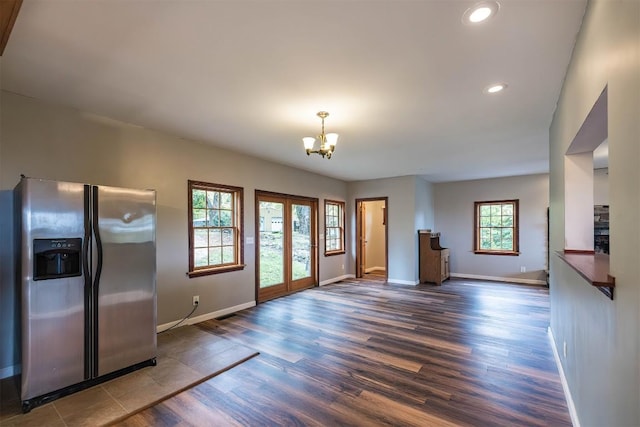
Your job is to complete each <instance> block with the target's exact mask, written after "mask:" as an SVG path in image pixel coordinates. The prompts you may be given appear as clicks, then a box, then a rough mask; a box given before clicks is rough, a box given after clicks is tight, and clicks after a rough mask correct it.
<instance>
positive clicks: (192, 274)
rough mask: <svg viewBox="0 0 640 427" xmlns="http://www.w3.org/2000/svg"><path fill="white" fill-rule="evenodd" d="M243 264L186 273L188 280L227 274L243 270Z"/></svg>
mask: <svg viewBox="0 0 640 427" xmlns="http://www.w3.org/2000/svg"><path fill="white" fill-rule="evenodd" d="M244 267H245V264H234V265H229V266H225V267H214V268H203V269H201V270H194V271H188V272H187V276H189V278H190V279H191V278H193V277H202V276H209V275H211V274H220V273H228V272H230V271H238V270H244Z"/></svg>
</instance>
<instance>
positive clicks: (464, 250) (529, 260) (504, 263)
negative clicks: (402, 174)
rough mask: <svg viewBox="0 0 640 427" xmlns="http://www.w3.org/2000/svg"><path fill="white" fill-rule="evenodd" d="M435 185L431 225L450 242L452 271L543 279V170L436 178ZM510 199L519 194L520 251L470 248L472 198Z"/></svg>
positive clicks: (545, 193) (444, 241) (442, 240)
mask: <svg viewBox="0 0 640 427" xmlns="http://www.w3.org/2000/svg"><path fill="white" fill-rule="evenodd" d="M434 188H435V190H434V194H435V206H436V209H435V230H434V231H439V232H441V233H442V235H441V237H440V244H441V245H442V246H444V247H447V248H449V252H450V261H449V265H450V269H451V273H452V274H454V275H460V276H463V277H464V276H467V277H473V276H484V277H486V278H495V279H497V280H520V281H523V282H525V283H526V282H528V281H533V283H535V282H536V281H538V282H543V281H544V280H545V279H546V272H545V271H544V270H545V269H546V254H547V248H546V245H547V207H548V206H549V194H548V191H549V177H548V175H546V174H541V175H525V176H514V177H507V178H494V179H482V180H474V181H461V182H451V183H441V184H435V185H434ZM509 199H519V200H520V203H519V206H520V215H519V222H520V224H519V230H520V242H519V243H520V255H519V256H495V255H478V254H475V253H474V252H473V242H474V241H473V239H474V236H473V225H474V216H473V215H474V202H479V201H490V200H509ZM521 267H524V268H525V270H526V271H525V272H521ZM479 278H480V277H479Z"/></svg>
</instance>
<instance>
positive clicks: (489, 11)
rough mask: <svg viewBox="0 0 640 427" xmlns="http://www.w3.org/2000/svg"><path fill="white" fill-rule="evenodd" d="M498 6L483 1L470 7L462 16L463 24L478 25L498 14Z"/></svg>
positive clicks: (494, 2)
mask: <svg viewBox="0 0 640 427" xmlns="http://www.w3.org/2000/svg"><path fill="white" fill-rule="evenodd" d="M498 9H500V4H499V3H498V2H497V1H483V2H480V3H476V4H475V5H474V6H473V7H470V8H469V9H467V10H466V11H465V12H464V15H462V22H464V23H465V24H479V23H480V22H484V21H486V20H487V19H489V18H491V17H492V16H494V15H495V14H496V13H498Z"/></svg>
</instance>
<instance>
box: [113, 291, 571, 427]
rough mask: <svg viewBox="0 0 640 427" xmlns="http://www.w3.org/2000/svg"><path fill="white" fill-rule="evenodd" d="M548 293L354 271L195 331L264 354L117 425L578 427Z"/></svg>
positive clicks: (203, 325)
mask: <svg viewBox="0 0 640 427" xmlns="http://www.w3.org/2000/svg"><path fill="white" fill-rule="evenodd" d="M548 323H549V297H548V291H547V289H546V288H542V287H534V286H524V285H511V284H501V283H492V282H479V281H463V280H450V281H447V282H444V284H443V285H442V286H430V285H418V286H415V287H412V286H400V285H392V284H384V283H383V282H381V281H379V280H375V281H374V280H366V279H365V280H351V281H344V282H340V283H336V284H333V285H329V286H324V287H322V288H315V289H311V290H307V291H304V292H300V293H297V294H294V295H291V296H288V297H283V298H279V299H276V300H272V301H269V302H266V303H264V304H261V305H259V306H257V307H256V308H253V309H249V310H245V311H242V312H239V313H237V314H236V315H233V316H231V317H229V318H226V319H224V320H211V321H207V322H203V323H201V324H199V326H200V327H201V328H203V329H205V330H207V331H209V332H211V333H213V334H217V335H222V336H224V337H226V338H228V339H232V340H235V341H237V342H240V343H242V344H244V345H246V346H249V347H253V348H255V349H256V350H259V351H260V352H261V354H260V355H259V356H257V357H255V358H253V359H251V360H249V361H248V362H246V363H244V364H242V365H239V366H237V367H235V368H233V369H231V370H230V371H227V372H225V373H223V374H221V375H219V376H217V377H214V378H212V379H210V380H209V381H206V382H205V383H202V384H200V385H199V386H197V387H195V388H193V389H190V390H187V391H185V392H183V393H181V394H179V395H177V396H175V397H173V398H171V399H169V400H166V401H164V402H162V403H160V404H158V405H156V406H154V407H151V408H149V409H147V410H145V411H143V412H141V413H139V414H137V415H134V416H132V417H131V418H129V419H127V420H125V421H124V422H122V423H121V424H120V425H123V426H147V425H154V426H173V425H194V426H204V425H243V426H263V425H291V426H301V425H309V426H334V425H354V426H362V425H402V426H409V425H415V426H450V425H463V426H464V425H468V426H554V427H555V426H570V425H571V421H570V418H569V414H568V410H567V406H566V403H565V399H564V395H563V392H562V386H561V384H560V379H559V376H558V372H557V369H556V366H555V362H554V359H553V354H552V350H551V347H550V343H549V340H548V337H547V326H548Z"/></svg>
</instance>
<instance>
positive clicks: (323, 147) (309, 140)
mask: <svg viewBox="0 0 640 427" xmlns="http://www.w3.org/2000/svg"><path fill="white" fill-rule="evenodd" d="M317 116H318V117H320V118H321V119H322V133H321V134H320V135H318V140H319V141H320V148H319V149H317V150H314V149H313V146H314V145H315V143H316V138H314V137H312V136H305V137H304V138H302V142H303V143H304V149H305V150H306V151H307V156H308V155H310V154H311V153H316V154H320V155H321V156H322V157H325V156H326V157H327V159H330V158H331V155H332V154H333V152H334V151H336V143H337V142H338V134H337V133H327V134H325V133H324V119H326V118H327V117H328V116H329V113H327V112H326V111H320V112H318V114H317Z"/></svg>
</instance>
